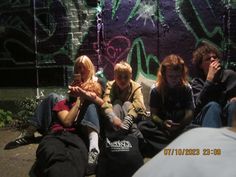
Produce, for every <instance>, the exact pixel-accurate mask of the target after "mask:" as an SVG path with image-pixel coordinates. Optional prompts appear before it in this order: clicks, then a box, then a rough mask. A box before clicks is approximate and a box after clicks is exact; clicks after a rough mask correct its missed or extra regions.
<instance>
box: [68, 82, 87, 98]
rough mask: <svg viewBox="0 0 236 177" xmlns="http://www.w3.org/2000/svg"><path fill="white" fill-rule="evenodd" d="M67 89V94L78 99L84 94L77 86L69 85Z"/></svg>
mask: <svg viewBox="0 0 236 177" xmlns="http://www.w3.org/2000/svg"><path fill="white" fill-rule="evenodd" d="M68 89H69V91H68V93H69V94H70V95H71V96H73V97H80V96H81V95H82V94H83V92H84V90H83V89H82V88H81V87H79V86H71V85H70V86H68Z"/></svg>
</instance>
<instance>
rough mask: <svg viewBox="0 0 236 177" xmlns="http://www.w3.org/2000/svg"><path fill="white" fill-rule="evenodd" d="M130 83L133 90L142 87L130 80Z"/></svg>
mask: <svg viewBox="0 0 236 177" xmlns="http://www.w3.org/2000/svg"><path fill="white" fill-rule="evenodd" d="M130 83H131V85H132V87H133V88H134V89H136V88H141V87H142V86H141V84H139V83H138V82H135V81H134V80H130Z"/></svg>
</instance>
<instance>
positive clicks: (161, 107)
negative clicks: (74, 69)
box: [138, 54, 194, 157]
mask: <svg viewBox="0 0 236 177" xmlns="http://www.w3.org/2000/svg"><path fill="white" fill-rule="evenodd" d="M149 105H150V112H151V117H150V118H151V119H147V120H144V121H141V122H140V123H139V124H138V128H139V130H140V131H141V133H142V134H143V137H144V143H141V150H142V153H143V155H144V156H151V157H152V156H154V155H155V154H156V153H158V152H159V151H160V150H162V149H163V148H164V147H165V146H166V145H167V144H169V143H170V142H171V141H172V140H173V139H174V138H176V137H177V136H178V135H179V134H181V133H182V132H183V130H184V129H185V128H186V126H187V125H189V124H190V122H191V120H192V116H193V109H194V104H193V98H192V90H191V87H190V84H189V82H188V75H187V66H186V65H185V63H184V60H183V59H182V58H181V57H180V56H178V55H175V54H171V55H168V56H167V57H165V58H164V60H163V61H162V62H161V64H160V67H159V69H158V72H157V81H156V84H155V86H154V87H153V88H152V89H151V92H150V101H149Z"/></svg>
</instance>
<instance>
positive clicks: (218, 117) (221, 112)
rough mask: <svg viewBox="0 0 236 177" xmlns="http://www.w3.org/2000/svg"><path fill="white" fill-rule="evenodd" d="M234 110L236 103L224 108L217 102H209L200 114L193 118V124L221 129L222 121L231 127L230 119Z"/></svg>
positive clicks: (230, 103)
mask: <svg viewBox="0 0 236 177" xmlns="http://www.w3.org/2000/svg"><path fill="white" fill-rule="evenodd" d="M235 110H236V102H229V103H227V104H226V105H225V106H224V108H222V107H221V106H220V104H218V103H217V102H214V101H212V102H209V103H208V104H207V105H205V106H204V107H203V108H202V110H201V112H200V113H198V115H197V116H196V117H195V119H194V121H193V123H197V124H199V125H201V126H202V127H215V128H219V127H222V120H223V122H225V123H226V125H227V126H231V125H232V118H233V114H234V111H235Z"/></svg>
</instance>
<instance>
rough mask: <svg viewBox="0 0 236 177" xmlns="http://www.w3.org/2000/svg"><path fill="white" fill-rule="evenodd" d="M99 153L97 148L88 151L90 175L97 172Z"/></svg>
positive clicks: (88, 170)
mask: <svg viewBox="0 0 236 177" xmlns="http://www.w3.org/2000/svg"><path fill="white" fill-rule="evenodd" d="M98 155H99V152H98V151H97V149H95V148H94V149H92V150H91V151H90V152H89V153H88V167H87V172H86V175H88V176H89V175H92V174H95V171H96V167H97V163H98Z"/></svg>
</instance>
